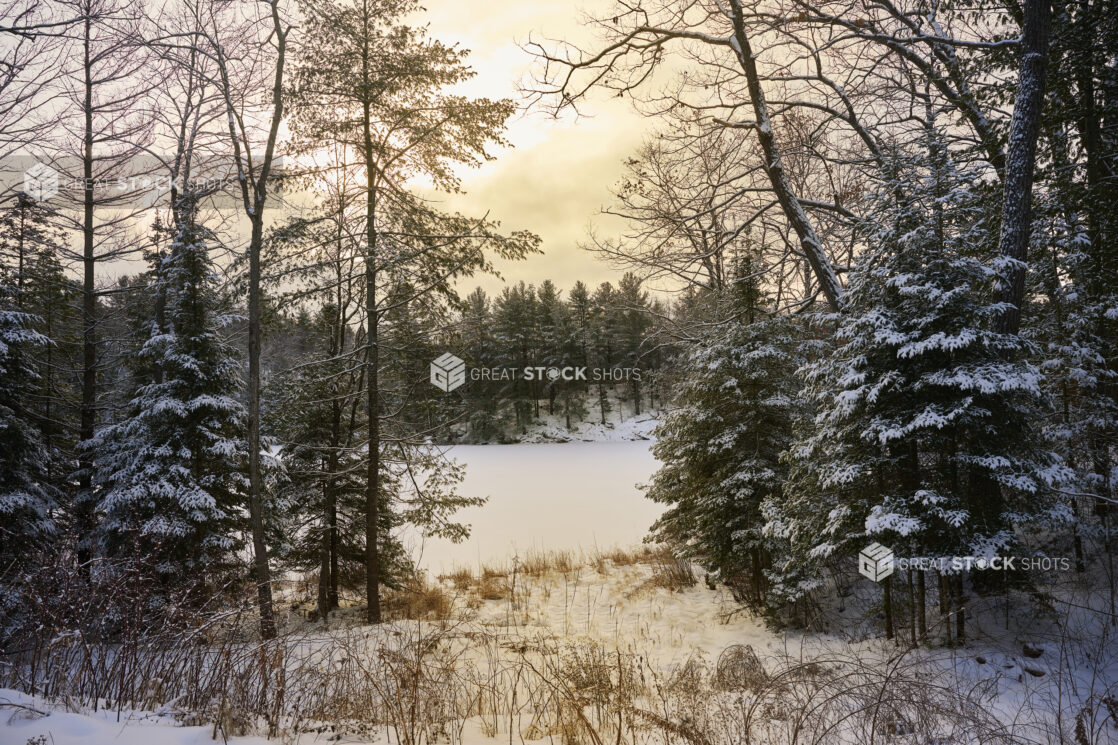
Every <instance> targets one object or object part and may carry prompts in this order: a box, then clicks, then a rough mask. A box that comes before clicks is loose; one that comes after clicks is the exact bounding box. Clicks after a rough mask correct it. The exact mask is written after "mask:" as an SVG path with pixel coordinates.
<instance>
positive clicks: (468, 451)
mask: <svg viewBox="0 0 1118 745" xmlns="http://www.w3.org/2000/svg"><path fill="white" fill-rule="evenodd" d="M651 445H652V442H651V441H648V440H642V441H635V442H585V443H582V442H580V443H541V444H520V445H456V446H454V447H452V448H450V450H449V453H448V454H449V455H450V456H451V457H453V458H454V459H455V460H458V461H459V462H461V463H464V464H465V465H466V478H465V480H464V481H463V483H462V484H461V487H460V490H459V491H460V492H461V493H462V494H464V495H466V496H479V497H489V501H488V502H487V503H486V504H485V505H484V506H482V507H471V508H469V509H466V510H462V511H461V512H459V513H458V520H459V521H460V522H463V523H467V524H469V525H470V526H471V531H470V537H469V538H468V539H467V540H465V541H463V542H462V543H459V544H453V543H451V542H450V541H446V540H441V539H434V538H428V539H426V540H423V541H420V540H419V539H417V538H410V539H406V540H407V542H409V543H411V544H413V546H412V547H413V551H414V552H415V553H419V552H420V551H422V558H421V560H420V565H421V566H423V567H424V568H426V569H428V570H429V571H431V572H432V573H434V574H438V573H439V572H441V571H445V570H448V569H450V568H452V567H454V566H468V567H471V568H475V569H476V568H477V567H478V566H479V564H481V563H483V562H490V563H492V562H503V561H506V560H508V559H509V558H511V557H512V556H513V555H514V554H515V553H517V552H519V553H520V554H523V553H524V552H525V551H526V550H530V549H575V550H577V549H584V550H587V551H589V550H591V549H593V548H595V547H599V548H603V549H605V548H611V547H614V546H623V547H624V546H632V545H635V544H638V543H640V541H641V539H643V538H644V536H645V534H646V533H647V532H648V528H649V526H651V525H652V523H653V522H654V521H655V520H656V518H657V517H659V515H660V513H661V512H662V510H663V508H662V506H661V505H658V504H656V503H654V502H651V501H649V500H647V499H645V498H644V496H643V495H642V493H641V492H640V490H639V489H638V488H637V484H643V483H645V482H647V481H648V480H649V478H651V476H652V474H653V473H654V472H655V470H656V468H657V462H656V459H655V458H654V457H653V456H652V453H651V452H650V450H649V448H650V447H651Z"/></svg>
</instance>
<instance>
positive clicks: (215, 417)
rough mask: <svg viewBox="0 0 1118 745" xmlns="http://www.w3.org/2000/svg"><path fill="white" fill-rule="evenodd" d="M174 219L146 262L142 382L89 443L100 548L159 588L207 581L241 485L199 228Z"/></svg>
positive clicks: (232, 522) (222, 556) (228, 369)
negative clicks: (126, 408)
mask: <svg viewBox="0 0 1118 745" xmlns="http://www.w3.org/2000/svg"><path fill="white" fill-rule="evenodd" d="M176 218H177V224H176V226H175V229H174V234H173V236H172V238H171V242H170V245H169V246H168V247H167V249H166V250H165V251H157V252H153V255H152V262H153V269H152V273H151V278H152V281H153V283H154V287H153V293H154V295H155V297H156V298H157V300H156V306H157V310H156V313H155V320H153V321H151V322H150V323H149V326H148V328H149V329H150V331H149V335H148V338H147V339H146V340H145V342H144V344H143V347H142V348H141V349H140V351H139V353H138V358H139V360H140V361H141V367H142V369H143V370H144V378H143V379H141V380H140V381H139V385H138V387H137V389H136V391H135V394H134V396H133V398H132V401H131V411H130V412H129V415H128V417H127V418H126V419H124V420H123V421H121V422H119V423H117V424H114V425H111V426H108V427H105V428H103V429H102V430H101V431H100V432H99V433H98V435H97V437H96V439H95V447H97V448H98V451H99V452H100V453H101V456H102V457H101V458H99V461H98V462H99V463H100V467H99V469H98V471H97V473H96V483H97V484H98V486H99V487H100V495H99V502H98V509H99V511H100V512H101V513H102V514H103V516H104V519H103V523H102V532H103V535H104V541H105V548H106V550H108V551H109V552H110V553H114V554H121V553H125V554H127V553H129V552H132V553H135V554H137V555H138V557H139V558H141V559H142V560H144V561H148V562H151V563H152V564H153V565H154V566H155V568H156V570H157V571H158V572H159V573H160V574H161V575H162V577H163V579H164V580H165V581H166V582H168V583H173V582H181V581H183V580H184V579H185V578H188V577H189V578H191V579H192V580H202V581H205V580H214V579H217V577H215V576H214V575H213V572H216V571H217V570H219V569H220V568H221V566H222V565H223V564H225V563H227V562H229V561H231V560H232V558H233V551H234V549H236V547H237V546H238V539H237V532H238V530H239V529H240V528H241V527H242V526H241V525H240V518H239V513H240V508H241V507H242V505H243V495H244V494H245V489H246V483H245V477H244V474H243V470H244V463H245V458H246V454H245V451H244V444H243V443H244V440H243V431H242V430H243V425H244V410H243V407H242V405H241V403H240V402H239V401H238V400H237V399H236V394H237V392H238V390H239V388H240V377H239V370H238V366H237V363H236V360H235V359H234V357H233V355H232V352H231V350H230V348H229V347H228V346H227V345H226V343H225V342H224V340H223V339H222V338H221V336H220V333H219V328H220V326H221V324H222V322H223V320H224V319H223V318H222V316H221V315H220V314H219V313H218V312H217V309H216V308H215V307H214V298H215V293H214V285H215V282H216V277H215V275H214V272H213V267H212V264H211V260H210V256H209V250H208V246H207V243H206V238H207V236H206V231H205V230H204V229H203V228H202V227H201V226H200V225H198V224H197V223H196V222H195V221H194V219H193V216H192V211H190V210H187V209H182V210H181V211H179V212H178V213H177V215H176ZM186 572H188V573H189V574H186ZM199 573H201V574H199Z"/></svg>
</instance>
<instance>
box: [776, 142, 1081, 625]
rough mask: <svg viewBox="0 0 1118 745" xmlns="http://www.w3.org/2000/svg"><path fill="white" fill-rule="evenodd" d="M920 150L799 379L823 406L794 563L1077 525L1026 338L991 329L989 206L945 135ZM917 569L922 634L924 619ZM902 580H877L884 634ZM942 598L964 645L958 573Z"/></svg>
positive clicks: (880, 193) (993, 543)
mask: <svg viewBox="0 0 1118 745" xmlns="http://www.w3.org/2000/svg"><path fill="white" fill-rule="evenodd" d="M927 140H928V141H927V142H925V143H921V147H920V148H919V150H920V151H921V152H920V154H918V155H911V154H910V155H896V156H895V158H896V159H895V161H894V164H893V167H892V170H891V173H888V174H886V175H884V176H883V178H882V180H881V183H880V184H879V188H878V189H877V190H876V196H875V197H874V198H873V202H872V203H871V204H870V205H868V207H867V209H866V210H865V214H867V215H872V216H873V218H872V222H870V223H869V224H867V225H865V227H864V230H865V234H866V243H867V246H868V248H867V250H866V251H865V252H864V253H863V254H862V255H861V256H860V257H859V261H858V264H857V266H856V268H855V271H854V272H853V273H852V275H851V279H850V287H849V306H848V308H847V309H846V311H847V312H845V313H843V314H842V315H841V316H840V317H838V318H837V322H838V329H837V335H836V336H837V340H838V345H837V346H836V348H835V350H834V352H833V353H832V354H831V355H829V356H827V357H824V358H823V359H821V360H820V361H818V362H816V363H813V364H811V365H809V366H808V367H807V368H806V369H805V371H804V372H805V374H806V380H807V386H808V392H809V393H810V394H811V395H812V396H813V398H814V399H815V401H816V403H817V405H818V407H819V408H818V413H817V415H816V418H815V426H814V428H813V429H812V430H811V431H810V432H809V433H808V434H806V435H805V436H804V437H803V438H802V439H801V440H800V441H799V442H798V443H797V444H796V446H795V447H794V449H793V451H792V461H793V464H792V471H791V481H792V483H791V484H790V489H789V494H790V497H789V499H788V500H787V502H785V503H784V504H783V505H782V506H781V509H780V514H778V515H777V516H776V517H775V521H774V524H776V525H779V528H780V532H781V533H782V534H783V535H785V536H786V537H787V538H788V540H789V541H790V542H791V548H792V551H793V555H794V556H795V557H796V562H795V563H796V565H797V566H799V567H803V566H809V567H811V566H813V567H816V568H818V567H820V566H821V565H822V564H823V563H824V562H825V561H826V560H827V559H830V558H838V557H843V558H844V559H845V557H852V556H854V555H855V554H856V553H857V552H858V551H859V550H860V549H862V548H863V547H864V546H865V544H867V543H870V542H873V541H879V542H881V543H883V544H885V545H887V546H890V547H891V548H893V549H894V551H895V552H896V554H897V555H898V556H910V557H931V558H937V557H950V556H975V557H991V556H993V555H995V554H1003V553H1005V552H1007V551H1009V550H1011V549H1015V548H1018V547H1019V546H1020V542H1019V534H1018V530H1017V529H1018V528H1019V527H1021V526H1024V525H1027V524H1030V523H1036V522H1039V521H1045V522H1046V524H1048V525H1053V524H1056V523H1060V522H1062V521H1066V520H1068V519H1070V517H1071V516H1070V513H1069V510H1068V509H1067V507H1066V505H1065V504H1064V503H1063V502H1061V501H1060V500H1059V499H1057V498H1056V495H1055V492H1054V490H1053V488H1052V487H1053V485H1054V484H1055V483H1056V482H1058V481H1060V480H1062V479H1064V478H1066V477H1067V475H1068V470H1067V468H1066V467H1065V466H1064V465H1063V464H1062V462H1061V461H1060V459H1059V458H1058V457H1057V456H1056V455H1054V454H1053V453H1052V452H1050V451H1048V450H1046V449H1045V447H1044V444H1043V442H1042V441H1041V440H1040V438H1038V437H1037V436H1036V434H1037V427H1036V423H1037V422H1038V421H1040V417H1041V416H1042V414H1043V410H1044V408H1045V407H1046V405H1047V401H1046V398H1045V395H1044V393H1043V391H1042V388H1041V383H1042V376H1041V373H1040V372H1039V371H1038V370H1037V369H1036V368H1035V367H1034V366H1033V365H1032V364H1030V363H1029V362H1027V361H1026V360H1025V358H1024V357H1025V355H1024V353H1025V352H1026V351H1027V349H1026V346H1027V345H1026V342H1024V341H1022V340H1021V339H1020V338H1019V337H1017V336H1016V335H1012V334H1008V333H1000V332H998V331H997V330H996V321H997V318H998V316H999V314H1000V313H1001V310H1002V305H1001V303H999V302H998V301H997V300H996V283H997V280H998V277H999V272H998V270H997V268H996V266H992V264H994V263H995V262H991V261H990V259H991V257H993V256H994V255H995V252H996V246H997V235H996V234H994V233H992V231H991V227H990V226H991V224H992V223H993V221H992V220H990V219H989V218H990V214H991V212H992V210H993V209H995V208H994V207H992V206H991V204H990V203H989V202H986V203H984V202H983V200H982V198H981V195H980V194H979V193H978V192H979V190H978V189H976V188H975V187H974V185H975V184H976V183H977V176H976V174H973V173H968V172H966V171H965V170H962V169H960V168H958V167H957V166H956V165H955V163H953V161H952V157H951V155H950V154H949V153H948V151H947V148H946V147H944V145H943V144H942V139H941V138H940V137H938V136H937V135H935V134H934V133H932V134H929V135H928V136H927ZM850 566H853V563H852V561H851V563H850ZM914 575H915V576H910V577H909V579H910V585H909V588H908V589H909V593H908V595H909V598H910V600H911V603H910V604H911V605H912V606H913V610H912V613H911V615H910V616H909V619H908V620H909V622H910V624H911V628H912V629H913V634H914V635H916V634H918V633H922V632H923V631H924V630H925V629H926V625H925V619H924V597H925V596H924V577H923V573H922V572H915V573H914ZM816 576H817V577H818V573H816ZM897 579H899V577H896V576H895V577H893V578H890V579H887V580H886V581H885V582H884V583H883V588H884V593H885V597H884V605H885V608H884V610H885V626H886V633H887V635H892V633H893V632H894V626H895V624H894V610H895V608H894V598H893V597H892V595H893V594H894V593H892V587H891V584H892V583H893V582H895V581H896V580H897ZM913 583H914V584H915V587H914V586H913ZM940 591H941V600H943V601H945V602H944V603H941V607H944V606H946V607H948V608H950V609H952V610H953V611H954V615H955V621H956V628H955V634H956V635H958V636H959V637H962V636H963V635H964V633H965V625H964V617H963V614H962V597H963V592H964V576H963V573H959V572H954V573H952V572H951V571H950V570H948V571H946V572H944V573H943V574H942V575H941V585H940ZM950 633H951V632H950V631H947V635H948V638H950Z"/></svg>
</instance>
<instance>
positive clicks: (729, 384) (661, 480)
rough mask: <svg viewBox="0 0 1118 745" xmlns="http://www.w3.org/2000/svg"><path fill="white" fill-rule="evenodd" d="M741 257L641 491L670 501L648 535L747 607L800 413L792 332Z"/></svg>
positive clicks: (765, 556) (686, 371)
mask: <svg viewBox="0 0 1118 745" xmlns="http://www.w3.org/2000/svg"><path fill="white" fill-rule="evenodd" d="M750 267H751V265H750V263H749V262H748V261H742V262H741V264H740V266H739V267H738V272H737V276H736V278H735V281H734V282H733V283H732V284H731V285H730V287H729V288H728V289H727V290H724V291H723V292H722V295H723V297H722V298H721V299H720V304H721V305H722V307H723V313H724V316H723V317H724V318H729V319H730V320H728V321H724V322H722V323H720V324H714V325H711V326H710V327H708V330H707V331H706V332H705V333H704V334H703V335H702V336H701V337H700V338H699V339H698V340H696V342H695V344H694V346H693V347H692V348H691V351H690V353H689V354H688V355H687V356H686V358H685V360H684V361H683V364H682V370H681V371H680V374H681V382H680V384H679V387H678V389H677V391H676V397H675V401H674V403H675V406H676V408H673V409H672V410H671V411H670V412H669V413H668V414H666V415H665V417H664V419H663V422H662V423H661V424H660V426H659V427H657V429H656V438H657V439H656V444H655V445H654V446H653V452H654V453H655V455H656V457H657V459H658V460H659V461H660V462H661V463H663V464H664V465H663V466H661V468H660V470H659V471H657V473H656V475H655V476H654V477H653V479H652V482H651V484H650V486H649V489H648V496H649V498H650V499H653V500H655V501H657V502H660V503H663V504H666V505H668V507H667V509H666V510H665V512H664V514H663V515H662V516H661V517H660V518H659V519H658V520H657V521H656V524H655V525H654V526H653V536H654V537H655V538H657V539H658V540H661V541H666V542H668V543H669V544H671V545H673V546H675V547H676V548H677V550H679V551H680V553H681V554H682V555H683V556H686V557H688V558H690V559H692V560H694V561H696V562H697V563H698V564H700V565H701V566H703V567H704V568H705V569H706V570H707V571H708V572H710V573H711V574H712V577H713V579H715V580H716V581H719V582H723V583H725V584H727V585H729V586H730V587H731V588H732V589H733V591H734V593H735V595H736V596H737V597H739V598H740V599H742V600H744V601H746V602H749V603H750V604H751V605H753V606H754V607H758V606H760V605H761V604H762V603H763V602H764V600H765V597H766V594H767V579H766V575H765V572H766V570H767V569H768V568H769V565H770V561H771V556H772V553H773V551H774V545H773V543H774V542H773V540H772V539H771V538H770V537H767V536H765V535H764V533H763V531H762V528H763V526H764V518H763V513H762V510H763V507H764V506H765V505H767V504H771V503H779V502H780V501H781V499H782V494H783V486H784V479H785V474H786V470H787V466H786V465H785V464H784V463H783V462H782V460H781V455H782V454H783V452H784V451H785V449H786V448H787V447H788V445H789V443H790V441H791V438H792V433H793V429H794V424H795V421H796V420H797V418H799V417H801V416H802V415H803V411H802V408H803V407H802V404H801V403H800V401H799V395H798V394H799V391H798V390H797V388H798V385H799V384H798V381H797V379H796V376H795V371H796V368H797V367H798V366H799V363H800V362H801V359H800V358H799V347H800V344H799V341H800V340H799V338H798V336H799V331H798V329H797V327H796V324H795V322H794V321H793V320H792V319H790V318H789V317H788V316H785V315H775V314H773V310H774V309H773V308H772V304H771V300H770V299H769V298H768V297H766V296H765V294H764V293H763V292H762V291H761V288H760V287H759V286H758V283H757V280H756V278H755V277H753V273H752V271H751V268H750Z"/></svg>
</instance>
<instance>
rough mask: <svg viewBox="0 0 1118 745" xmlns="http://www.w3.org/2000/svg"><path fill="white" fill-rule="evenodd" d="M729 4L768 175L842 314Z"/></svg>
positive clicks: (733, 3) (734, 5)
mask: <svg viewBox="0 0 1118 745" xmlns="http://www.w3.org/2000/svg"><path fill="white" fill-rule="evenodd" d="M729 3H730V9H731V15H732V21H733V26H734V35H733V42H734V45H735V49H734V51H735V52H736V53H737V57H738V62H739V64H740V65H741V68H742V70H743V71H744V72H745V79H746V85H747V87H748V88H749V98H750V100H751V102H752V104H753V112H754V115H755V116H756V118H757V122H756V126H755V130H756V132H757V140H758V142H759V143H760V145H761V152H762V154H763V156H764V165H765V173H766V174H767V175H768V177H769V182H770V183H771V184H772V188H773V193H774V194H775V195H776V198H777V201H778V202H779V203H780V208H781V210H782V211H783V212H784V217H785V219H786V220H788V224H789V225H791V226H792V229H793V230H794V231H796V236H797V237H798V238H799V240H800V248H801V250H802V251H803V252H804V256H805V257H806V259H807V261H808V263H810V264H811V269H812V271H813V272H814V273H815V276H816V278H817V279H818V280H819V289H821V290H822V291H823V295H824V296H825V297H826V298H827V304H828V305H830V306H831V310H833V311H836V312H837V311H840V310H842V306H843V290H842V285H840V284H839V281H838V276H837V275H836V274H835V270H834V267H833V266H831V262H830V259H828V258H827V254H826V253H825V252H824V250H823V243H822V242H821V241H820V240H819V236H818V235H817V234H816V232H815V226H813V225H812V223H811V219H810V218H809V217H808V215H807V212H805V211H804V208H803V205H802V204H801V203H800V200H799V197H797V196H796V193H795V191H794V190H793V189H792V184H791V182H790V181H789V180H788V175H787V173H785V171H784V161H783V159H782V158H781V154H780V149H779V148H778V147H777V144H776V137H775V133H774V132H773V126H772V119H771V118H770V117H769V110H768V104H767V103H766V101H765V94H764V92H763V91H762V90H761V78H760V76H759V75H758V74H757V60H756V59H755V58H754V57H753V50H752V48H751V47H750V45H749V36H748V35H747V34H746V32H745V16H744V13H743V12H742V7H741V0H729Z"/></svg>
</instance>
